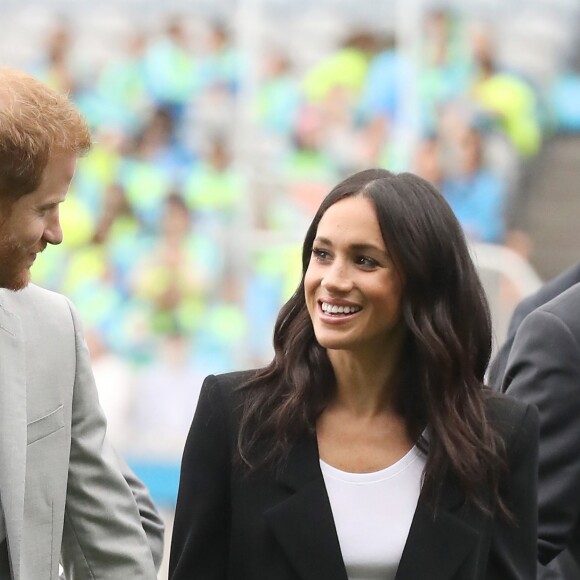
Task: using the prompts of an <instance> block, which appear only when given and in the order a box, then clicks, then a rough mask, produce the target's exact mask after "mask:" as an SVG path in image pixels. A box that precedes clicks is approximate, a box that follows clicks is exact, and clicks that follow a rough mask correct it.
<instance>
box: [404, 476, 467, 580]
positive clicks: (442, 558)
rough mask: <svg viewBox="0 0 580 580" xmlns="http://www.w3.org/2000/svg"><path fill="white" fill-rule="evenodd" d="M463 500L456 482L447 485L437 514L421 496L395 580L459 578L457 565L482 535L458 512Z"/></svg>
mask: <svg viewBox="0 0 580 580" xmlns="http://www.w3.org/2000/svg"><path fill="white" fill-rule="evenodd" d="M461 503H462V499H461V496H460V494H459V492H458V490H456V489H455V486H452V487H451V489H450V488H449V487H447V488H446V489H444V493H443V496H442V497H441V501H440V504H439V507H438V509H437V514H436V516H434V515H433V510H432V509H431V508H430V507H428V506H427V504H426V503H425V502H424V501H423V500H421V499H420V500H419V502H418V504H417V509H416V510H415V515H414V517H413V522H412V523H411V529H410V530H409V537H408V538H407V543H406V544H405V549H404V550H403V555H402V557H401V562H400V564H399V568H398V570H397V575H396V580H416V579H417V578H429V580H450V579H451V578H456V576H455V574H456V573H457V572H458V569H459V568H460V567H461V565H462V563H463V562H464V561H465V559H466V557H467V556H468V555H469V554H470V553H471V552H472V551H473V550H474V549H475V548H476V544H477V542H478V536H479V532H478V531H477V530H476V529H475V528H474V527H473V526H471V525H470V524H468V523H467V522H466V521H465V519H463V518H462V517H460V516H459V515H458V513H457V512H458V509H459V506H460V504H461ZM473 561H474V562H475V558H474V560H473ZM467 577H469V578H471V576H467Z"/></svg>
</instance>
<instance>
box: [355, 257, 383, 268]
mask: <svg viewBox="0 0 580 580" xmlns="http://www.w3.org/2000/svg"><path fill="white" fill-rule="evenodd" d="M356 262H357V264H359V265H360V266H365V267H366V268H376V267H377V266H378V262H377V261H376V260H373V259H372V258H368V257H367V256H359V257H358V258H357V259H356Z"/></svg>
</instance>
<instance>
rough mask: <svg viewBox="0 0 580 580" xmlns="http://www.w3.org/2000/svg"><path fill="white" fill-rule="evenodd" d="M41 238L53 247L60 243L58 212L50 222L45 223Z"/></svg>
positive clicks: (60, 232) (60, 233)
mask: <svg viewBox="0 0 580 580" xmlns="http://www.w3.org/2000/svg"><path fill="white" fill-rule="evenodd" d="M42 237H43V239H44V240H45V241H46V242H47V243H49V244H52V245H54V246H57V245H58V244H60V243H61V242H62V238H63V235H62V228H61V227H60V218H59V215H58V212H57V213H56V214H55V215H54V216H53V217H51V219H50V221H49V222H48V223H47V225H46V227H45V228H44V235H43V236H42Z"/></svg>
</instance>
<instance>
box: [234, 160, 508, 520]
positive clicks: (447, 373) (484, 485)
mask: <svg viewBox="0 0 580 580" xmlns="http://www.w3.org/2000/svg"><path fill="white" fill-rule="evenodd" d="M357 195H363V196H365V197H367V198H368V199H370V200H371V201H372V203H373V204H374V206H375V208H376V212H377V218H378V222H379V225H380V229H381V232H382V235H383V239H384V241H385V245H386V247H387V248H388V251H389V254H390V255H391V256H392V257H393V260H394V262H395V266H396V268H397V270H398V272H399V274H400V275H401V278H402V280H404V287H403V298H402V318H403V322H404V324H405V326H406V329H407V332H406V339H405V341H406V342H405V344H404V346H403V348H402V355H401V360H400V368H399V372H398V377H399V379H398V382H397V385H396V387H397V391H396V403H397V405H398V411H399V413H400V414H401V416H402V417H404V419H405V421H406V425H407V429H408V431H409V434H410V436H411V437H412V438H413V440H415V441H418V442H419V445H420V446H422V447H423V448H424V449H425V450H426V451H428V454H427V464H426V467H425V474H424V482H423V488H422V494H423V497H425V498H427V499H431V500H432V502H433V504H436V502H437V498H438V496H439V485H440V483H441V482H442V481H443V478H444V476H445V475H446V474H448V472H450V473H451V475H452V476H454V477H455V480H456V481H457V482H458V484H459V485H460V487H461V488H462V489H463V491H464V493H465V496H466V498H467V500H468V501H469V502H471V503H472V504H475V505H476V506H478V507H479V508H481V509H483V510H485V511H488V510H491V509H494V508H496V507H499V509H500V511H502V512H504V513H506V514H507V513H508V512H507V509H506V507H505V505H504V503H503V501H502V499H501V497H500V493H499V481H500V477H501V472H502V470H503V469H504V468H505V459H504V450H503V447H502V445H501V443H500V439H499V437H498V435H497V434H496V432H495V431H494V429H493V428H492V426H491V425H489V423H488V421H487V418H486V413H485V398H486V388H485V387H484V386H483V376H484V373H485V370H486V368H487V365H488V362H489V357H490V351H491V320H490V314H489V308H488V304H487V299H486V296H485V293H484V290H483V287H482V285H481V282H480V280H479V276H478V275H477V272H476V270H475V267H474V265H473V262H472V260H471V257H470V255H469V250H468V247H467V244H466V241H465V237H464V234H463V231H462V229H461V226H460V224H459V223H458V221H457V219H456V218H455V216H454V214H453V212H452V210H451V209H450V207H449V206H448V204H447V203H446V201H445V200H444V198H443V197H442V196H441V194H440V193H439V192H438V191H437V190H436V189H435V188H434V187H433V186H432V185H431V184H430V183H429V182H427V181H425V180H424V179H421V178H420V177H417V176H416V175H413V174H411V173H402V174H397V175H395V174H392V173H390V172H388V171H386V170H383V169H369V170H365V171H361V172H359V173H356V174H354V175H352V176H351V177H349V178H347V179H345V180H344V181H343V182H341V183H340V184H338V185H337V186H336V187H335V188H334V189H333V190H332V191H331V192H330V193H329V194H328V196H327V197H326V198H325V199H324V201H323V202H322V204H321V206H320V208H319V209H318V211H317V213H316V215H315V217H314V219H313V221H312V223H311V225H310V227H309V228H308V231H307V233H306V238H305V240H304V245H303V249H302V280H301V282H300V285H299V286H298V288H297V290H296V292H294V294H293V296H292V297H291V298H290V300H288V302H287V303H286V304H285V305H284V306H283V307H282V309H281V311H280V313H279V315H278V319H277V321H276V325H275V329H274V358H273V360H272V362H271V363H270V364H269V365H268V366H267V367H265V368H263V369H261V370H259V371H257V373H256V374H255V375H254V376H253V377H252V379H251V380H250V381H249V382H248V383H246V384H245V385H242V387H241V388H242V390H243V391H244V397H243V401H244V403H243V408H242V414H241V427H240V432H239V438H238V451H239V454H240V457H241V459H242V461H243V462H245V463H246V464H247V465H248V466H250V467H256V465H257V464H264V463H265V464H275V463H277V462H278V461H279V460H281V459H283V458H284V456H285V454H286V453H287V451H288V449H289V446H290V445H291V443H292V441H293V440H294V438H295V437H296V436H297V435H298V434H299V433H301V432H303V431H304V430H305V429H310V430H314V428H315V424H316V420H317V418H318V417H319V415H320V414H321V412H322V411H323V410H324V408H325V406H326V405H327V404H328V402H329V400H330V399H331V398H332V396H333V394H334V391H335V385H336V381H335V377H334V373H333V370H332V366H331V364H330V361H329V359H328V356H327V354H326V351H325V349H324V348H322V347H321V346H320V345H319V344H318V342H317V341H316V338H315V335H314V330H313V326H312V323H311V320H310V316H309V314H308V311H307V308H306V303H305V296H304V273H305V272H306V270H307V268H308V264H309V262H310V258H311V251H312V244H313V241H314V238H315V237H316V231H317V228H318V224H319V222H320V220H321V218H322V216H323V215H324V213H325V212H326V210H327V209H328V208H329V207H330V206H332V205H333V204H335V203H336V202H337V201H340V200H341V199H344V198H347V197H352V196H357ZM425 426H428V441H426V440H425V439H423V438H422V436H421V434H422V432H423V430H424V428H425ZM265 437H267V440H268V443H269V446H268V447H267V448H264V447H262V445H260V446H259V447H260V452H259V454H258V452H257V447H258V445H259V442H260V441H264V440H265ZM258 455H259V458H258Z"/></svg>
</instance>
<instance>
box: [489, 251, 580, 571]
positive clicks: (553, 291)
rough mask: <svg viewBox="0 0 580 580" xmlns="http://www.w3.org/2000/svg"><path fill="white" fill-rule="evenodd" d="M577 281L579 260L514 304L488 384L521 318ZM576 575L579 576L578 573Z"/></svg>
mask: <svg viewBox="0 0 580 580" xmlns="http://www.w3.org/2000/svg"><path fill="white" fill-rule="evenodd" d="M579 282H580V262H578V263H577V264H574V265H573V266H572V267H570V268H568V269H567V270H565V271H564V272H562V273H561V274H559V275H558V276H556V277H555V278H552V279H551V280H549V281H548V282H546V283H545V284H543V285H542V287H541V288H540V289H539V290H538V291H537V292H534V293H533V294H530V295H529V296H527V297H526V298H524V299H523V300H522V301H521V302H520V303H519V304H518V305H517V306H516V308H515V310H514V312H513V314H512V316H511V318H510V323H509V326H508V331H507V335H506V339H505V341H504V342H503V344H502V345H501V347H500V349H499V350H498V352H497V354H496V355H495V356H494V357H493V360H492V361H491V363H490V365H489V370H488V372H487V382H488V384H489V385H491V386H493V387H495V388H498V389H499V388H500V385H501V383H502V381H503V377H504V376H505V369H506V365H507V361H508V356H509V354H510V351H511V349H512V346H513V344H514V338H515V336H516V332H517V331H518V328H519V327H520V324H521V323H522V321H523V319H524V318H525V317H526V316H527V315H528V314H529V313H530V312H532V311H533V310H535V309H536V308H538V307H539V306H542V305H543V304H545V303H546V302H549V301H550V300H552V298H556V296H558V295H560V294H561V293H562V292H564V290H567V289H568V288H570V287H571V286H573V285H574V284H578V283H579ZM578 577H579V578H580V575H579V576H578Z"/></svg>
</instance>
